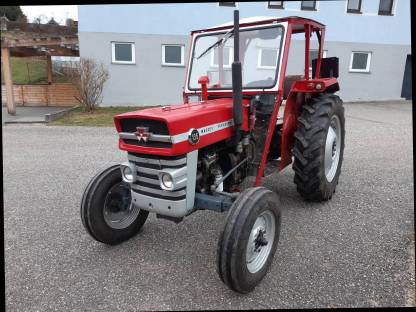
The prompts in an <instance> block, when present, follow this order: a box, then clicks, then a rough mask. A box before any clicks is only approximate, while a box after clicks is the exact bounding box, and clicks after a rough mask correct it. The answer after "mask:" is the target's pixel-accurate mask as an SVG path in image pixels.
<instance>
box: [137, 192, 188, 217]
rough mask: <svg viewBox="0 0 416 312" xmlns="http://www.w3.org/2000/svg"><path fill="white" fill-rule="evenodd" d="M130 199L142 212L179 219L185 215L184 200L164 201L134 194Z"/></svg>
mask: <svg viewBox="0 0 416 312" xmlns="http://www.w3.org/2000/svg"><path fill="white" fill-rule="evenodd" d="M131 197H132V199H133V204H134V205H136V206H138V207H140V209H143V210H147V211H150V212H154V213H159V214H162V215H165V216H171V217H179V218H180V217H183V216H185V215H186V214H187V209H186V201H187V199H186V198H184V199H181V200H166V199H161V198H157V197H152V196H147V195H144V194H140V193H136V192H131Z"/></svg>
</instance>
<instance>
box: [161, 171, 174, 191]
mask: <svg viewBox="0 0 416 312" xmlns="http://www.w3.org/2000/svg"><path fill="white" fill-rule="evenodd" d="M160 180H161V182H162V184H163V186H164V187H165V188H167V189H172V188H173V179H172V176H171V175H170V174H168V173H164V174H162V177H161V179H160Z"/></svg>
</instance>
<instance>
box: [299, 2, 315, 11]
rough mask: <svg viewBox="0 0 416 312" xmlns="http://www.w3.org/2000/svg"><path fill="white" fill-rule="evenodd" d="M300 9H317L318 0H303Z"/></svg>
mask: <svg viewBox="0 0 416 312" xmlns="http://www.w3.org/2000/svg"><path fill="white" fill-rule="evenodd" d="M300 9H301V10H309V11H316V1H302V2H301V5H300Z"/></svg>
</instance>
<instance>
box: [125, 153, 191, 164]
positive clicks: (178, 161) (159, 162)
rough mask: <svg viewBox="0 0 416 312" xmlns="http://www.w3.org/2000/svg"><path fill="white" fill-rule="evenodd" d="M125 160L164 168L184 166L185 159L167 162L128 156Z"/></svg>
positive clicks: (165, 160)
mask: <svg viewBox="0 0 416 312" xmlns="http://www.w3.org/2000/svg"><path fill="white" fill-rule="evenodd" d="M127 158H128V159H129V160H131V161H137V162H141V163H146V164H153V165H166V166H179V165H186V157H184V158H180V159H172V160H170V159H169V160H167V159H151V158H142V157H139V156H134V155H131V154H128V155H127Z"/></svg>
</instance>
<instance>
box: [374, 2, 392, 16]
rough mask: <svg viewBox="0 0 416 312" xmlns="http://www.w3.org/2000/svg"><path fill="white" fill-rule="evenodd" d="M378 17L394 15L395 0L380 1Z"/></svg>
mask: <svg viewBox="0 0 416 312" xmlns="http://www.w3.org/2000/svg"><path fill="white" fill-rule="evenodd" d="M378 15H393V0H380V5H379V7H378Z"/></svg>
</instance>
